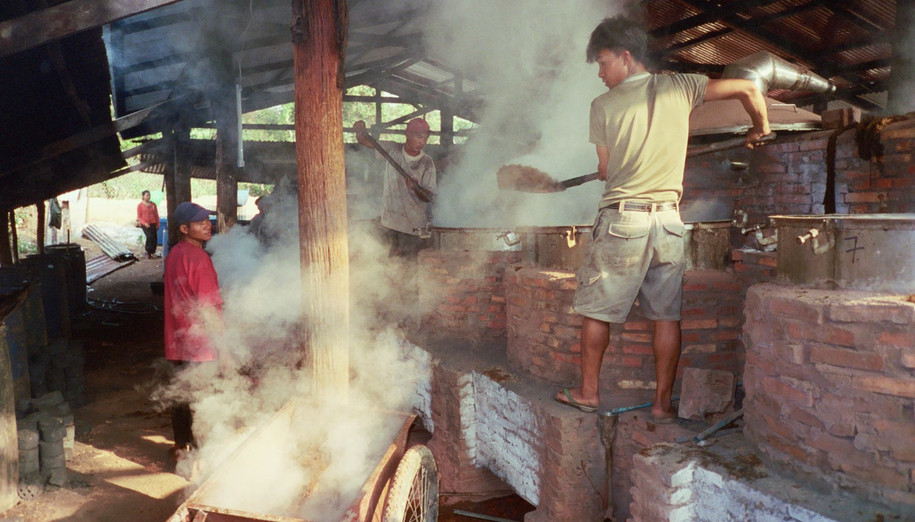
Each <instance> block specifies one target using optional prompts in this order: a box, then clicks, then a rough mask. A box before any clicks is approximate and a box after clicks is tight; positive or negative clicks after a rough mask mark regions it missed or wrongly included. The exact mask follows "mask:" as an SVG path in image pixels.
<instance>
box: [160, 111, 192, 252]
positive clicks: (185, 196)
mask: <svg viewBox="0 0 915 522" xmlns="http://www.w3.org/2000/svg"><path fill="white" fill-rule="evenodd" d="M189 139H190V132H189V131H188V130H187V129H181V128H178V129H174V130H172V133H171V140H170V143H169V146H170V147H171V150H172V160H171V161H170V162H166V164H165V172H164V173H163V176H164V178H165V197H166V199H167V200H168V244H169V246H174V245H175V243H177V242H178V240H179V239H180V235H179V234H178V223H176V222H175V208H177V207H178V205H179V204H181V203H183V202H185V201H190V200H191V175H190V168H191V167H190V161H188V159H187V156H186V155H187V141H188V140H189Z"/></svg>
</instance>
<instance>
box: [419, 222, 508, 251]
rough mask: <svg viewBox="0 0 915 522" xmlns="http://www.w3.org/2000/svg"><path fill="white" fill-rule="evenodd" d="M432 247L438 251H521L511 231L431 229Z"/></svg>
mask: <svg viewBox="0 0 915 522" xmlns="http://www.w3.org/2000/svg"><path fill="white" fill-rule="evenodd" d="M432 245H433V247H434V248H436V249H438V250H482V251H485V252H512V251H518V250H521V241H520V239H519V238H518V236H517V235H516V234H515V233H514V232H513V231H512V230H511V229H500V228H463V227H432Z"/></svg>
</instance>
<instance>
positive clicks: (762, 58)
mask: <svg viewBox="0 0 915 522" xmlns="http://www.w3.org/2000/svg"><path fill="white" fill-rule="evenodd" d="M721 77H722V78H742V79H744V80H750V81H751V82H753V83H755V84H756V86H757V87H759V90H760V91H761V92H762V93H763V94H766V93H767V92H769V91H770V90H772V89H786V90H789V91H809V92H816V93H826V94H832V93H833V92H835V90H836V86H835V85H833V84H831V83H829V80H827V79H825V78H823V77H822V76H819V75H817V74H814V73H812V72H810V71H809V70H807V69H806V68H805V67H802V66H800V65H795V64H793V63H790V62H788V61H786V60H783V59H781V58H779V57H778V56H775V55H774V54H772V53H770V52H768V51H760V52H758V53H756V54H751V55H750V56H746V57H744V58H741V59H740V60H737V61H736V62H734V63H732V64H730V65H728V66H727V67H725V68H724V72H723V73H722V74H721Z"/></svg>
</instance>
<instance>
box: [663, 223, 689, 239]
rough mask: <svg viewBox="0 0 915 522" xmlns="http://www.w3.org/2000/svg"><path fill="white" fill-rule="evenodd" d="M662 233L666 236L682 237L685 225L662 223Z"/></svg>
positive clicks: (684, 232)
mask: <svg viewBox="0 0 915 522" xmlns="http://www.w3.org/2000/svg"><path fill="white" fill-rule="evenodd" d="M662 226H663V227H664V231H665V232H667V233H668V234H671V235H674V236H677V237H683V236H684V235H685V234H686V225H684V224H683V223H664V224H663V225H662Z"/></svg>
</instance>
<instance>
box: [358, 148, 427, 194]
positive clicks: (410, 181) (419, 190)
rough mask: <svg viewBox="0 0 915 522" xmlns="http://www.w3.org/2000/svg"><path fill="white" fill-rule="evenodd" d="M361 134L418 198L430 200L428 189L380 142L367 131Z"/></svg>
mask: <svg viewBox="0 0 915 522" xmlns="http://www.w3.org/2000/svg"><path fill="white" fill-rule="evenodd" d="M362 135H363V136H365V138H366V139H367V140H369V143H371V144H372V147H373V148H374V149H375V150H376V151H378V154H381V156H382V157H384V159H386V160H388V163H390V164H391V166H392V167H394V170H396V171H397V172H398V173H399V174H400V175H401V176H403V177H404V179H405V180H406V181H407V186H409V187H410V188H411V189H413V192H415V193H416V196H417V197H418V198H419V199H420V200H422V201H423V202H425V203H428V202H430V201H432V196H433V194H432V192H430V191H429V189H427V188H425V187H423V186H422V185H420V184H419V182H418V181H416V179H414V178H413V176H411V175H409V174H407V172H406V171H405V170H404V169H403V167H401V166H400V163H397V161H396V160H394V158H392V157H391V155H390V154H388V151H386V150H384V147H382V146H381V144H379V143H378V142H377V141H375V138H373V137H372V136H371V134H369V133H368V132H363V133H362Z"/></svg>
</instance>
